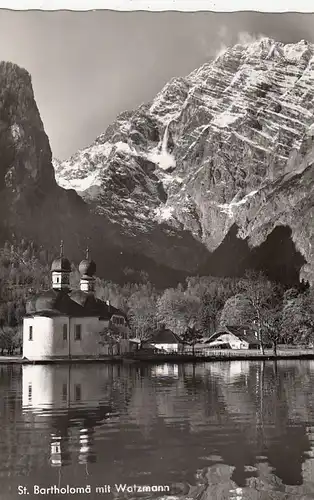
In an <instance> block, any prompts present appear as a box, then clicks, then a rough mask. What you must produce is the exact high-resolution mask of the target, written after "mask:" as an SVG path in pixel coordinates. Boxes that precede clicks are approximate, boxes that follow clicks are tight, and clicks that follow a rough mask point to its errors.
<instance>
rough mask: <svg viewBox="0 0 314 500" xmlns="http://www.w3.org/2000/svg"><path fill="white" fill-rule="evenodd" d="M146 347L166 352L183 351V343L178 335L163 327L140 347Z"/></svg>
mask: <svg viewBox="0 0 314 500" xmlns="http://www.w3.org/2000/svg"><path fill="white" fill-rule="evenodd" d="M146 345H150V346H152V347H153V348H154V349H158V350H160V351H166V352H181V351H182V350H183V342H182V339H181V338H180V337H179V335H177V334H176V333H174V332H173V331H171V330H169V329H168V328H166V327H165V326H164V325H163V326H161V327H160V328H159V329H158V330H157V331H156V332H154V333H152V334H151V336H150V337H149V338H148V339H147V341H146V342H143V343H142V347H144V348H145V346H146Z"/></svg>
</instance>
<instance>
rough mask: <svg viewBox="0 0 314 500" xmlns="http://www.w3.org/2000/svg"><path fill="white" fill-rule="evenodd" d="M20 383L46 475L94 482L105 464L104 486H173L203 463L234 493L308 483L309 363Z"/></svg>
mask: <svg viewBox="0 0 314 500" xmlns="http://www.w3.org/2000/svg"><path fill="white" fill-rule="evenodd" d="M22 378H23V388H22V399H23V421H24V425H25V427H27V428H28V430H29V434H30V435H31V440H32V450H34V449H38V451H39V454H40V455H41V457H43V455H44V457H43V458H44V461H45V463H46V464H49V470H51V469H50V466H52V467H62V466H65V465H68V464H72V465H75V464H89V463H93V474H94V477H95V476H97V477H102V474H103V464H106V473H107V475H108V477H109V476H110V477H115V476H116V475H117V474H118V472H119V471H120V473H121V475H122V476H123V477H129V476H130V477H131V476H132V477H133V475H134V474H138V475H140V474H142V473H147V474H149V472H150V471H154V477H155V478H157V477H160V481H164V478H165V477H169V478H170V477H171V480H172V479H173V480H175V481H182V477H183V475H184V474H185V473H183V472H182V471H192V470H195V468H196V464H197V467H201V466H203V467H204V458H203V457H204V455H205V454H206V456H207V455H208V460H209V462H210V463H211V461H212V460H213V461H215V460H216V459H215V457H218V458H219V461H221V462H222V463H223V464H225V465H228V467H229V468H230V467H231V468H232V470H231V469H230V475H231V474H232V477H231V479H232V481H235V483H236V484H237V485H238V487H239V488H240V487H242V488H244V487H245V485H246V481H248V480H252V481H253V480H257V479H256V477H257V476H263V478H264V479H263V480H265V481H266V479H267V478H268V479H267V481H268V480H270V479H269V478H271V477H277V478H280V480H281V481H282V482H283V484H287V485H300V484H302V482H303V480H306V481H307V483H308V484H312V482H313V478H314V465H313V464H314V460H313V457H314V452H313V450H314V437H313V436H314V431H313V422H314V410H313V408H314V402H313V393H312V387H313V383H314V370H313V366H312V365H311V364H310V363H307V364H304V363H303V364H302V363H299V364H298V363H296V362H293V363H292V362H290V364H289V362H288V361H287V362H282V363H278V366H277V365H274V364H273V363H272V362H266V363H258V362H257V363H248V362H233V363H226V362H225V363H208V364H196V365H171V364H164V365H158V366H157V365H156V366H152V365H149V366H148V365H141V366H134V365H122V366H121V365H112V364H99V365H98V364H92V365H82V364H81V365H58V366H57V365H28V366H23V377H22ZM204 450H206V451H204ZM239 450H240V451H239ZM185 451H187V452H185ZM161 452H162V454H163V462H162V463H161V462H160V461H159V460H158V463H157V458H158V456H159V454H160V453H161ZM211 456H212V457H214V458H211ZM32 459H33V454H32ZM155 460H156V461H155ZM41 464H42V462H41ZM116 464H120V465H119V467H121V469H119V467H118V466H117V465H116ZM121 464H122V465H121ZM174 464H175V465H174ZM266 464H267V467H269V470H268V469H267V470H268V472H267V471H266V469H265V467H266ZM37 466H38V467H39V464H37V465H36V467H37ZM41 467H42V465H41ZM261 468H262V469H263V470H262V472H261ZM121 470H123V474H122V472H121ZM71 471H72V468H71ZM71 473H72V472H71ZM79 474H81V472H79ZM185 480H186V481H190V482H191V481H192V482H193V480H194V479H193V478H191V477H190V472H186V478H185ZM313 494H314V485H313Z"/></svg>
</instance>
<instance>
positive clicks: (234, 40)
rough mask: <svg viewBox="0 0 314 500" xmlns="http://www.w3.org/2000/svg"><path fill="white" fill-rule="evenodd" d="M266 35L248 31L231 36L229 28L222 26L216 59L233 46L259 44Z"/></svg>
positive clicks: (219, 32)
mask: <svg viewBox="0 0 314 500" xmlns="http://www.w3.org/2000/svg"><path fill="white" fill-rule="evenodd" d="M265 37H266V35H264V34H262V33H258V34H252V33H249V32H248V31H240V32H239V33H236V34H230V33H229V32H228V28H227V26H225V25H222V26H220V28H219V31H218V40H219V42H220V43H219V46H218V48H217V50H216V52H215V58H217V57H219V56H221V55H222V54H223V53H224V52H226V50H227V49H228V48H230V47H232V46H233V45H237V44H240V45H249V44H251V43H254V42H258V41H259V40H261V39H262V38H265Z"/></svg>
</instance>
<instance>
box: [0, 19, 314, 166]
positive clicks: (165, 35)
mask: <svg viewBox="0 0 314 500" xmlns="http://www.w3.org/2000/svg"><path fill="white" fill-rule="evenodd" d="M313 28H314V14H293V13H291V14H262V13H257V12H255V13H253V12H242V13H241V12H239V13H231V14H228V13H210V12H197V13H182V12H162V13H155V12H114V11H106V10H104V11H90V12H69V11H67V12H65V11H57V12H44V11H21V12H18V11H8V10H0V60H6V61H11V62H14V63H17V64H19V65H20V66H23V67H24V68H26V69H27V70H28V71H29V73H30V74H31V76H32V82H33V88H34V93H35V98H36V102H37V105H38V108H39V111H40V114H41V118H42V120H43V123H44V126H45V130H46V132H47V134H48V137H49V140H50V145H51V148H52V153H53V156H54V157H56V158H58V159H61V160H63V159H67V158H68V157H70V156H71V155H72V154H74V153H75V152H76V151H77V150H78V149H82V148H84V147H86V146H88V145H89V144H91V143H92V142H93V141H94V140H95V138H96V137H97V136H98V135H99V134H101V133H103V132H104V131H105V129H106V128H107V126H108V125H109V124H110V123H112V122H113V121H114V120H115V118H116V116H117V115H118V114H119V113H120V112H122V111H125V110H131V109H134V108H136V107H137V106H139V105H140V104H141V103H144V102H148V101H150V100H151V99H152V98H153V97H154V96H155V95H156V94H157V93H158V92H159V91H160V90H161V89H162V87H163V85H164V84H165V83H167V82H168V81H169V80H170V79H171V78H173V77H175V76H184V75H187V74H188V73H190V72H191V71H193V70H194V69H195V68H197V67H199V66H201V65H202V64H204V63H206V62H208V61H210V60H211V58H213V57H215V55H216V54H217V53H218V52H219V51H220V50H221V49H222V48H224V47H226V46H230V45H233V44H234V43H237V42H238V41H246V40H250V39H254V38H257V37H259V36H269V37H272V38H275V39H277V40H279V41H283V42H286V43H293V42H298V41H299V40H301V39H306V40H308V41H312V42H313V43H314V29H313Z"/></svg>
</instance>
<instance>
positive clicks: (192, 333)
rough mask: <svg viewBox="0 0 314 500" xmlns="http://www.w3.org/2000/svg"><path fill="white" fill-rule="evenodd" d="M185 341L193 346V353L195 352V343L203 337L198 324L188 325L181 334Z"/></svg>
mask: <svg viewBox="0 0 314 500" xmlns="http://www.w3.org/2000/svg"><path fill="white" fill-rule="evenodd" d="M181 338H182V340H183V342H186V343H187V344H189V345H191V346H192V354H193V356H194V354H195V344H197V342H199V341H200V339H201V338H202V333H201V332H200V331H199V330H197V328H196V326H195V325H193V326H188V327H187V329H186V330H185V332H184V333H183V335H182V336H181Z"/></svg>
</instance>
